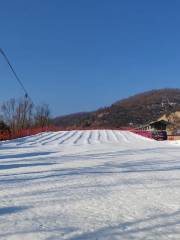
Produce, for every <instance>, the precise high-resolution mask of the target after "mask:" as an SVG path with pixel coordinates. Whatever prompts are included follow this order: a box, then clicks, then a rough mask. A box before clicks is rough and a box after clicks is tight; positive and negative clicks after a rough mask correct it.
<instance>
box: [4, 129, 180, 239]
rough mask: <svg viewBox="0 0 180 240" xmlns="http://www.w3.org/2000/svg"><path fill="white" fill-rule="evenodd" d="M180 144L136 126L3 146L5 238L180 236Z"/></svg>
mask: <svg viewBox="0 0 180 240" xmlns="http://www.w3.org/2000/svg"><path fill="white" fill-rule="evenodd" d="M179 150H180V146H179V142H175V143H174V144H173V143H170V142H156V141H154V140H151V139H147V138H144V137H141V136H138V135H136V134H133V133H130V132H128V131H115V130H114V131H113V130H92V131H90V130H89V131H88V130H86V131H69V132H66V131H64V132H63V131H62V132H49V133H42V134H37V135H35V136H31V137H25V138H22V139H17V140H12V141H5V142H2V143H1V145H0V239H1V240H21V239H26V240H29V239H31V240H42V239H43V240H61V239H62V240H63V239H69V240H78V239H83V240H85V239H92V240H96V239H98V240H99V239H105V240H106V239H110V240H115V239H123V240H124V239H180V204H179V201H180V200H179V199H180V151H179Z"/></svg>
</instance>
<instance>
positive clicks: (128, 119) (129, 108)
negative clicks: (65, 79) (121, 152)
mask: <svg viewBox="0 0 180 240" xmlns="http://www.w3.org/2000/svg"><path fill="white" fill-rule="evenodd" d="M175 111H180V89H178V88H165V89H158V90H151V91H147V92H143V93H140V94H136V95H134V96H131V97H129V98H126V99H122V100H120V101H117V102H115V103H113V104H112V105H111V106H109V107H105V108H100V109H98V110H96V111H94V112H82V113H75V114H70V115H66V116H62V117H56V118H55V119H53V120H52V123H53V124H54V125H55V126H61V127H67V128H68V127H69V128H70V127H73V128H75V127H81V128H83V127H84V128H91V127H112V128H113V127H122V126H124V127H127V126H133V127H138V126H140V125H143V124H145V123H148V122H150V121H153V120H156V119H158V118H160V117H161V116H162V115H164V114H170V113H172V112H175Z"/></svg>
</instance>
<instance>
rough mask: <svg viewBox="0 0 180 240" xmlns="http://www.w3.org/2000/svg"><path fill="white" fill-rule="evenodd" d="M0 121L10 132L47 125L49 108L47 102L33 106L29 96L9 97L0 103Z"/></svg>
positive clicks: (48, 122)
mask: <svg viewBox="0 0 180 240" xmlns="http://www.w3.org/2000/svg"><path fill="white" fill-rule="evenodd" d="M0 111H1V121H3V122H4V123H5V124H6V125H7V126H8V127H9V129H10V131H11V132H12V133H15V132H17V131H21V130H23V129H29V128H35V127H41V128H44V127H48V126H49V124H50V114H51V111H50V108H49V105H48V104H42V105H38V106H35V105H34V104H33V103H32V101H31V100H30V99H29V98H20V99H15V98H11V99H10V100H8V101H5V102H3V103H2V104H1V108H0Z"/></svg>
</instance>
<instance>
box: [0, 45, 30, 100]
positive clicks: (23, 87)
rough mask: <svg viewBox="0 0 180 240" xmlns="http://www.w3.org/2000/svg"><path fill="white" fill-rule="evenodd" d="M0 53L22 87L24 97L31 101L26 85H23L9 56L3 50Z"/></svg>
mask: <svg viewBox="0 0 180 240" xmlns="http://www.w3.org/2000/svg"><path fill="white" fill-rule="evenodd" d="M0 53H1V55H2V56H3V57H4V59H5V61H6V62H7V64H8V65H9V67H10V69H11V71H12V73H13V75H14V77H15V79H16V81H17V82H18V84H19V85H20V87H21V88H22V90H23V92H24V93H25V95H24V96H25V98H29V99H30V100H31V98H30V96H29V94H28V92H27V90H26V88H25V86H24V84H23V83H22V81H21V80H20V78H19V77H18V75H17V73H16V71H15V70H14V68H13V66H12V64H11V63H10V61H9V59H8V57H7V55H6V54H5V52H4V51H3V50H2V49H1V48H0ZM31 102H33V101H32V100H31Z"/></svg>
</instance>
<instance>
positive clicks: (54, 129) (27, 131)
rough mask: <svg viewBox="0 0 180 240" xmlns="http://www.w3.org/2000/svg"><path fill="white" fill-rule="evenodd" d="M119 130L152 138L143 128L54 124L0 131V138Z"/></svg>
mask: <svg viewBox="0 0 180 240" xmlns="http://www.w3.org/2000/svg"><path fill="white" fill-rule="evenodd" d="M105 129H106V130H121V131H130V132H133V133H136V134H138V135H141V136H143V137H146V138H152V133H151V132H150V131H143V130H138V129H134V128H127V127H124V128H86V129H84V128H83V129H82V128H66V129H64V128H59V127H54V126H50V127H45V128H31V129H24V130H21V131H17V132H16V133H14V134H11V133H9V132H1V133H0V140H1V141H2V140H10V139H16V138H22V137H26V136H31V135H35V134H38V133H42V132H51V131H52V132H57V131H71V130H105Z"/></svg>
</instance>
